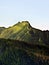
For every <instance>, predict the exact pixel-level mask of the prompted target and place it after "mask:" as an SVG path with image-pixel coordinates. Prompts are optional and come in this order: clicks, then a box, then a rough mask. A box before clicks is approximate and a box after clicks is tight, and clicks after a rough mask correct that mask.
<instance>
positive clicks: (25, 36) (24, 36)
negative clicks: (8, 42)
mask: <svg viewBox="0 0 49 65" xmlns="http://www.w3.org/2000/svg"><path fill="white" fill-rule="evenodd" d="M0 38H5V39H14V40H21V41H25V42H28V43H33V44H40V45H44V44H49V32H48V31H46V32H45V31H41V30H38V29H35V28H32V27H31V25H30V24H29V22H27V21H23V22H21V23H20V22H18V23H17V24H15V25H13V26H12V27H9V28H6V29H5V30H3V31H2V33H1V34H0Z"/></svg>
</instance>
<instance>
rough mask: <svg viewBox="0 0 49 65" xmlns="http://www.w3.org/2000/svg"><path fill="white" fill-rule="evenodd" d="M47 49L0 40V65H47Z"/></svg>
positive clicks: (48, 63) (48, 60)
mask: <svg viewBox="0 0 49 65" xmlns="http://www.w3.org/2000/svg"><path fill="white" fill-rule="evenodd" d="M48 49H49V47H48V46H40V45H34V44H33V45H31V44H28V43H25V42H22V41H18V40H10V39H0V65H49V50H48Z"/></svg>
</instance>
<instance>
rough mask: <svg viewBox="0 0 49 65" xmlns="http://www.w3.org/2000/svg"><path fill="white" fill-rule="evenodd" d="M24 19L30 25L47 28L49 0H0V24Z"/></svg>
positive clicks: (11, 23)
mask: <svg viewBox="0 0 49 65" xmlns="http://www.w3.org/2000/svg"><path fill="white" fill-rule="evenodd" d="M26 20H27V21H29V23H30V24H31V25H32V27H35V28H38V29H41V30H49V0H0V26H5V27H8V26H12V25H14V24H16V23H17V22H18V21H26Z"/></svg>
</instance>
